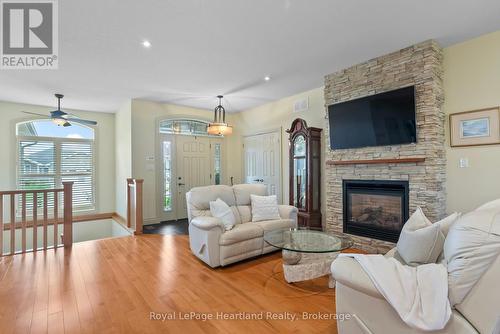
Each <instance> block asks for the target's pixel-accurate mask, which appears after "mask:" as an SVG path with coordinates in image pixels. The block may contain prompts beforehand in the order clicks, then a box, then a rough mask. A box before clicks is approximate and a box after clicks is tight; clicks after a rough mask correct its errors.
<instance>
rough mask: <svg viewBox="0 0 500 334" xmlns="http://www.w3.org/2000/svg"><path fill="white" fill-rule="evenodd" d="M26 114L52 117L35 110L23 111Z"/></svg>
mask: <svg viewBox="0 0 500 334" xmlns="http://www.w3.org/2000/svg"><path fill="white" fill-rule="evenodd" d="M21 112H22V113H24V114H29V115H35V116H42V117H50V116H49V115H44V114H37V113H35V112H29V111H21Z"/></svg>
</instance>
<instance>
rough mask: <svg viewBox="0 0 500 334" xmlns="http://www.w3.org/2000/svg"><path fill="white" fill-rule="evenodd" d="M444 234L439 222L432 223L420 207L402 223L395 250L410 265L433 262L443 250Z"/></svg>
mask: <svg viewBox="0 0 500 334" xmlns="http://www.w3.org/2000/svg"><path fill="white" fill-rule="evenodd" d="M443 245H444V234H443V232H441V228H440V226H439V224H432V223H431V222H430V221H429V219H427V217H426V216H425V215H424V213H423V212H422V209H421V208H420V207H418V208H417V210H416V211H415V212H414V213H413V214H412V215H411V217H410V219H408V221H407V222H406V224H404V226H403V229H402V231H401V235H400V237H399V240H398V243H397V251H398V253H399V255H401V257H402V258H403V260H404V261H405V262H406V263H407V264H408V265H410V266H418V265H421V264H426V263H435V262H436V260H437V259H438V258H439V255H440V254H441V252H442V251H443Z"/></svg>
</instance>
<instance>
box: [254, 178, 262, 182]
mask: <svg viewBox="0 0 500 334" xmlns="http://www.w3.org/2000/svg"><path fill="white" fill-rule="evenodd" d="M253 181H254V182H264V179H255V180H253Z"/></svg>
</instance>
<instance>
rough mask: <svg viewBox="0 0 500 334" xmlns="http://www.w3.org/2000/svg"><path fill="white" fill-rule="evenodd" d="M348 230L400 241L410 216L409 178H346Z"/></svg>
mask: <svg viewBox="0 0 500 334" xmlns="http://www.w3.org/2000/svg"><path fill="white" fill-rule="evenodd" d="M343 191H344V194H343V199H344V232H345V233H349V234H355V235H360V236H365V237H371V238H375V239H380V240H386V241H392V242H396V241H397V240H398V238H399V234H400V233H401V229H402V227H403V224H404V223H405V222H406V220H407V219H408V182H407V181H361V180H344V184H343Z"/></svg>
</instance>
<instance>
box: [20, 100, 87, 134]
mask: <svg viewBox="0 0 500 334" xmlns="http://www.w3.org/2000/svg"><path fill="white" fill-rule="evenodd" d="M55 96H56V98H57V110H54V111H51V112H50V119H51V120H52V122H54V123H55V124H57V125H58V126H64V127H66V126H71V123H80V124H83V125H97V122H96V121H90V120H86V119H81V118H79V117H77V116H75V115H71V114H68V113H67V112H64V111H62V110H61V99H62V98H63V97H64V95H62V94H55ZM23 113H25V114H30V115H36V116H42V117H47V115H42V114H37V113H33V112H28V111H23Z"/></svg>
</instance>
